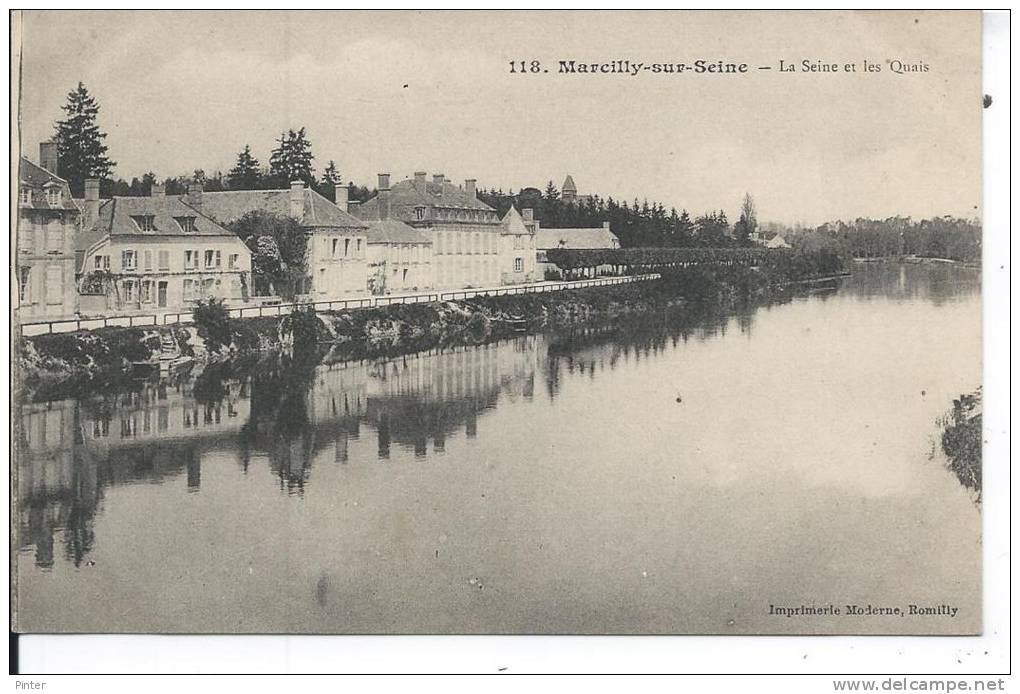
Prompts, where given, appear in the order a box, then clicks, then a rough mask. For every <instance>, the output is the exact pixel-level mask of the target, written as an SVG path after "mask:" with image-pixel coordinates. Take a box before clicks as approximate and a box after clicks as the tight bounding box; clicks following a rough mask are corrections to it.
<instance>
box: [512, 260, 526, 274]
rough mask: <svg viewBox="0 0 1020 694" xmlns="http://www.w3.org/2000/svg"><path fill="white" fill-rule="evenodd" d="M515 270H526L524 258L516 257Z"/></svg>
mask: <svg viewBox="0 0 1020 694" xmlns="http://www.w3.org/2000/svg"><path fill="white" fill-rule="evenodd" d="M514 272H524V258H514Z"/></svg>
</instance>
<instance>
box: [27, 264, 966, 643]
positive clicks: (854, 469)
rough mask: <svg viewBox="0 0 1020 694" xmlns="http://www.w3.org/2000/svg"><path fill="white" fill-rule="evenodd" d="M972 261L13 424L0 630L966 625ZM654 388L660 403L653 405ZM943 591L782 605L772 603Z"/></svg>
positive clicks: (230, 381)
mask: <svg viewBox="0 0 1020 694" xmlns="http://www.w3.org/2000/svg"><path fill="white" fill-rule="evenodd" d="M980 382H981V363H980V288H979V275H978V273H976V272H974V271H968V270H962V269H958V268H949V267H939V266H934V267H928V266H904V267H901V266H898V265H882V266H870V267H857V268H855V274H854V276H853V277H852V278H850V279H847V280H845V281H844V282H843V283H842V285H841V287H840V288H839V289H838V290H837V291H834V292H833V291H830V292H818V293H814V294H810V295H808V296H805V297H799V298H794V299H792V300H788V301H785V302H778V303H773V304H771V305H769V306H763V307H758V308H756V309H748V310H745V311H741V312H739V313H737V314H736V315H732V314H731V315H729V316H709V317H703V318H700V319H690V318H687V319H677V318H676V317H672V318H671V317H668V316H663V317H661V318H657V319H655V320H649V321H646V322H645V324H644V325H642V326H639V327H637V328H635V327H634V326H629V327H623V328H618V329H613V328H606V329H600V330H587V331H578V332H575V333H573V334H566V335H537V336H527V337H521V338H519V339H515V340H511V341H504V342H499V343H496V344H489V345H485V346H479V347H469V348H457V349H448V350H445V351H438V350H437V351H432V352H427V353H422V354H418V355H413V356H408V357H402V358H398V359H394V360H388V361H371V362H368V361H362V362H346V363H345V362H335V363H328V364H327V363H324V364H322V365H319V366H318V367H316V368H315V369H314V370H309V369H304V370H302V369H279V370H274V369H271V368H260V369H258V370H256V371H255V372H254V373H249V374H240V375H234V376H229V377H227V378H225V379H218V378H214V377H211V376H207V377H205V378H200V379H198V380H194V379H193V380H189V381H186V382H183V383H179V384H170V385H165V386H162V387H158V386H156V385H148V386H145V387H144V388H141V389H140V390H139V391H137V392H134V393H125V394H120V395H117V396H115V397H114V396H110V397H105V398H96V399H92V400H89V401H71V400H65V401H59V402H49V403H37V404H31V405H26V406H24V407H23V408H22V411H21V421H20V436H21V453H20V456H19V459H18V461H17V464H18V473H19V479H18V491H19V498H20V500H21V508H20V523H19V531H20V537H19V544H20V551H19V553H18V566H17V579H18V582H19V591H20V605H19V609H20V619H21V627H22V629H23V630H25V631H99V632H104V631H170V632H174V631H180V632H209V631H213V632H360V633H365V632H446V631H453V632H531V633H533V632H619V633H623V632H672V633H684V632H710V633H761V632H766V633H790V632H802V633H803V632H814V631H817V632H857V633H860V632H876V631H878V632H881V631H900V632H911V633H929V632H946V633H960V632H975V631H979V630H980V624H981V620H980V610H981V600H980V595H981V569H980V567H981V518H980V509H979V507H978V506H977V505H976V504H975V502H974V500H973V498H972V496H971V495H970V494H969V493H968V492H967V491H966V490H965V489H964V488H963V487H961V486H960V484H959V483H958V482H957V481H956V479H955V478H954V477H953V475H952V474H951V473H949V472H947V471H945V470H944V469H943V467H942V461H941V460H940V458H939V456H938V455H937V454H936V455H935V457H934V459H933V458H932V457H931V453H932V444H933V441H935V440H936V436H937V428H936V425H935V420H936V418H937V417H939V416H940V415H941V414H943V413H944V412H945V411H946V410H947V409H948V408H949V406H950V404H951V402H952V400H953V398H954V397H957V396H959V395H960V393H963V392H967V391H971V390H973V389H974V388H975V387H976V386H977V385H978V384H979V383H980ZM678 399H679V401H678ZM828 603H832V604H835V605H838V606H843V605H846V604H848V603H857V604H861V605H867V604H872V605H877V606H901V607H903V608H906V606H907V605H909V604H911V603H913V604H917V605H924V606H929V605H930V606H937V605H942V604H946V605H951V606H954V607H957V608H958V609H959V612H958V614H957V615H956V617H955V618H950V617H941V616H937V617H925V618H918V617H891V616H886V617H863V616H861V617H840V618H834V617H796V618H788V617H780V616H776V615H770V614H769V606H770V604H775V605H794V606H795V605H801V604H807V605H812V604H813V605H819V606H820V605H826V604H828Z"/></svg>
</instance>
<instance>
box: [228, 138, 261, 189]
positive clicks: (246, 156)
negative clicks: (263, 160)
mask: <svg viewBox="0 0 1020 694" xmlns="http://www.w3.org/2000/svg"><path fill="white" fill-rule="evenodd" d="M259 174H260V171H259V160H258V159H256V158H255V157H254V156H252V153H251V145H245V146H244V149H243V150H242V151H241V152H240V153H238V155H237V163H236V164H234V168H232V169H231V170H230V173H228V174H227V178H228V179H229V180H230V188H231V190H254V189H255V188H257V187H258V184H259Z"/></svg>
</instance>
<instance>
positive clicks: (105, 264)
mask: <svg viewBox="0 0 1020 694" xmlns="http://www.w3.org/2000/svg"><path fill="white" fill-rule="evenodd" d="M95 269H96V270H109V269H110V256H108V255H96V260H95Z"/></svg>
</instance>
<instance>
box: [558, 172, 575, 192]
mask: <svg viewBox="0 0 1020 694" xmlns="http://www.w3.org/2000/svg"><path fill="white" fill-rule="evenodd" d="M560 190H561V191H563V190H572V191H574V192H575V193H576V192H577V186H576V185H574V179H573V178H571V177H570V174H567V178H566V180H564V181H563V187H562V188H560Z"/></svg>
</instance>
